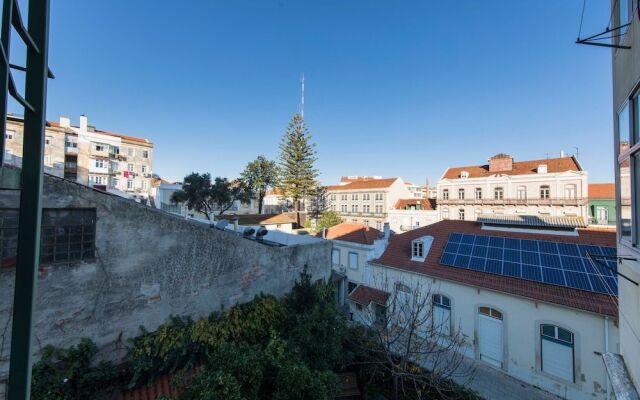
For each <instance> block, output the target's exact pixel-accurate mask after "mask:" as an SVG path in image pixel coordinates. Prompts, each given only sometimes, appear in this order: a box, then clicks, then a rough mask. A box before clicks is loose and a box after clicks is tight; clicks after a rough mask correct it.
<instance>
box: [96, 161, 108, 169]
mask: <svg viewBox="0 0 640 400" xmlns="http://www.w3.org/2000/svg"><path fill="white" fill-rule="evenodd" d="M95 162H96V164H95V165H96V168H107V167H108V165H107V163H106V162H105V161H104V160H95Z"/></svg>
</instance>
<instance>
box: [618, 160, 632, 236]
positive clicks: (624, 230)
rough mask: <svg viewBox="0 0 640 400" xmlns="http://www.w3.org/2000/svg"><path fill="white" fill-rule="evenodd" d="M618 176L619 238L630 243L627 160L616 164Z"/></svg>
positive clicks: (629, 170)
mask: <svg viewBox="0 0 640 400" xmlns="http://www.w3.org/2000/svg"><path fill="white" fill-rule="evenodd" d="M618 173H619V174H620V186H619V189H618V190H619V195H620V238H621V239H624V240H628V241H631V228H632V221H631V168H630V166H629V160H628V159H627V160H624V161H622V162H621V163H620V164H618Z"/></svg>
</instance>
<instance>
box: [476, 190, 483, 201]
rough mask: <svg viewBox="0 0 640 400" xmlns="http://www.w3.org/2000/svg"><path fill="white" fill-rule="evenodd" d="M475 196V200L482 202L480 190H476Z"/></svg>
mask: <svg viewBox="0 0 640 400" xmlns="http://www.w3.org/2000/svg"><path fill="white" fill-rule="evenodd" d="M475 196H476V200H482V188H476V190H475Z"/></svg>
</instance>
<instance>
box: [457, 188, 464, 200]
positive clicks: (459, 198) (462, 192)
mask: <svg viewBox="0 0 640 400" xmlns="http://www.w3.org/2000/svg"><path fill="white" fill-rule="evenodd" d="M458 200H464V189H458Z"/></svg>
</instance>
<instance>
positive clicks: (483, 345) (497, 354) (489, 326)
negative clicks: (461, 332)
mask: <svg viewBox="0 0 640 400" xmlns="http://www.w3.org/2000/svg"><path fill="white" fill-rule="evenodd" d="M478 350H479V353H480V359H481V360H482V361H485V362H487V363H489V364H491V365H493V366H496V367H498V368H502V363H503V345H502V313H500V312H499V311H496V310H493V309H491V308H489V307H480V309H479V312H478Z"/></svg>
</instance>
